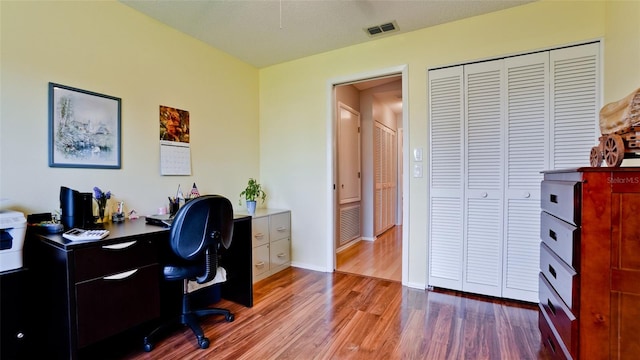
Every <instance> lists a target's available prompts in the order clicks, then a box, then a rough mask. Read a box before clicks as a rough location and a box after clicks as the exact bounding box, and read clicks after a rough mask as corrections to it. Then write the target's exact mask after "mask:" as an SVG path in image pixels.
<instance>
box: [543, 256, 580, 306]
mask: <svg viewBox="0 0 640 360" xmlns="http://www.w3.org/2000/svg"><path fill="white" fill-rule="evenodd" d="M540 271H541V272H542V273H543V274H544V276H545V277H546V278H547V280H548V281H549V283H550V284H551V286H552V287H553V288H554V289H555V290H556V292H557V293H558V294H559V295H560V297H561V298H562V300H563V301H564V302H565V304H567V306H568V307H569V308H570V309H571V311H573V312H574V313H575V312H576V310H577V309H576V305H577V301H576V299H577V294H578V286H579V285H578V274H577V273H576V271H575V270H574V269H573V268H572V267H570V266H569V265H567V264H566V263H565V262H564V261H562V259H560V258H559V257H558V255H556V254H554V253H553V251H551V249H549V247H548V246H547V245H545V244H544V243H540Z"/></svg>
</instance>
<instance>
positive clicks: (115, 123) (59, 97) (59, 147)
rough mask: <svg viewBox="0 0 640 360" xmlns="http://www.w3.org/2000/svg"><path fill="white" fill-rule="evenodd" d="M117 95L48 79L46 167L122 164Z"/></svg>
mask: <svg viewBox="0 0 640 360" xmlns="http://www.w3.org/2000/svg"><path fill="white" fill-rule="evenodd" d="M121 111H122V100H121V99H120V98H117V97H114V96H109V95H104V94H99V93H95V92H92V91H87V90H82V89H77V88H74V87H70V86H65V85H60V84H56V83H52V82H50V83H49V167H67V168H96V169H120V168H121V157H122V155H121Z"/></svg>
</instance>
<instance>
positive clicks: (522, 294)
mask: <svg viewBox="0 0 640 360" xmlns="http://www.w3.org/2000/svg"><path fill="white" fill-rule="evenodd" d="M505 74H506V98H505V101H506V110H505V113H506V122H507V124H506V131H507V133H506V143H505V144H506V151H505V154H506V164H505V166H506V167H505V171H506V176H505V182H506V184H505V185H506V187H505V216H504V217H505V220H506V221H505V231H504V249H503V259H504V260H503V261H504V266H503V276H502V278H503V282H502V297H505V298H511V299H518V300H525V301H531V302H537V301H538V272H539V270H538V269H539V264H540V263H539V258H540V255H539V254H540V234H539V229H540V216H539V214H540V182H541V181H542V173H541V170H542V169H547V168H548V166H549V163H548V160H547V159H548V158H549V147H548V146H547V144H548V143H549V139H548V138H549V136H548V135H547V134H548V131H546V126H547V124H548V121H547V119H548V118H549V110H548V109H549V106H548V104H549V53H548V52H542V53H536V54H530V55H522V56H516V57H512V58H507V59H505Z"/></svg>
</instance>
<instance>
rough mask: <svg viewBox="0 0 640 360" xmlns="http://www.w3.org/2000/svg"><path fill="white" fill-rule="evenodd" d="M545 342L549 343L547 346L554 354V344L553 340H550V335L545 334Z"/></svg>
mask: <svg viewBox="0 0 640 360" xmlns="http://www.w3.org/2000/svg"><path fill="white" fill-rule="evenodd" d="M547 344H549V347H550V348H551V352H553V353H554V354H555V353H556V345H555V344H554V343H553V341H552V340H551V337H549V336H547Z"/></svg>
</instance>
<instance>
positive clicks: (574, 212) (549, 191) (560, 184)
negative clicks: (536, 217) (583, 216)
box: [540, 180, 582, 225]
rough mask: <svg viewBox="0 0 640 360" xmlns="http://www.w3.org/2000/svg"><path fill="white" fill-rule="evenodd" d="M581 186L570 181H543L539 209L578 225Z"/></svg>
mask: <svg viewBox="0 0 640 360" xmlns="http://www.w3.org/2000/svg"><path fill="white" fill-rule="evenodd" d="M581 185H582V184H581V183H579V182H572V181H554V180H544V181H543V182H542V185H541V189H540V190H541V198H540V207H541V208H542V209H543V210H545V211H546V212H548V213H549V214H551V215H554V216H556V217H558V218H560V219H562V220H564V221H567V222H570V223H572V224H574V225H580V191H581Z"/></svg>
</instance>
